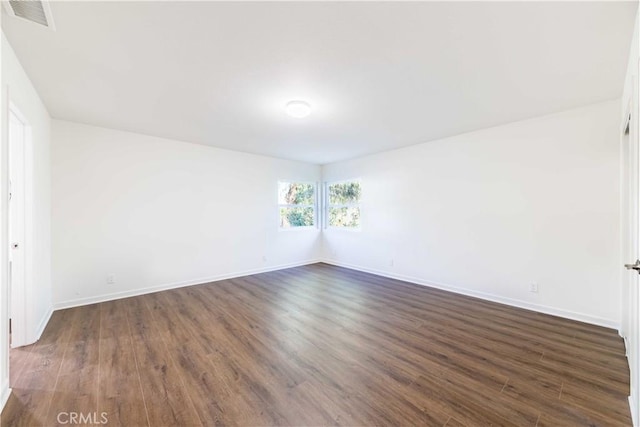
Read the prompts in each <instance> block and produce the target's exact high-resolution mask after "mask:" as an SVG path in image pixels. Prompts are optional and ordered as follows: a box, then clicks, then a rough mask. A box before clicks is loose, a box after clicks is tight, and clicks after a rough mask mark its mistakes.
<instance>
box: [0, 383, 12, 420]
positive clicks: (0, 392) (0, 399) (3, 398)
mask: <svg viewBox="0 0 640 427" xmlns="http://www.w3.org/2000/svg"><path fill="white" fill-rule="evenodd" d="M10 395H11V389H10V388H9V379H8V378H7V380H6V381H5V382H4V384H2V389H0V412H2V410H3V409H4V405H6V404H7V400H9V396H10Z"/></svg>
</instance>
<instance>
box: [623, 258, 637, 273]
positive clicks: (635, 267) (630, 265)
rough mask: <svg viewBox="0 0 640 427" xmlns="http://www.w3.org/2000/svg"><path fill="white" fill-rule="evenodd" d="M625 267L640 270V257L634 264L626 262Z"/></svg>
mask: <svg viewBox="0 0 640 427" xmlns="http://www.w3.org/2000/svg"><path fill="white" fill-rule="evenodd" d="M624 268H626V269H627V270H635V271H638V272H640V259H637V260H636V262H635V263H633V264H625V265H624Z"/></svg>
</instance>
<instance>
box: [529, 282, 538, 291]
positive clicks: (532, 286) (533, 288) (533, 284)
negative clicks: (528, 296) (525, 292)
mask: <svg viewBox="0 0 640 427" xmlns="http://www.w3.org/2000/svg"><path fill="white" fill-rule="evenodd" d="M529 292H533V293H534V294H537V293H538V282H531V283H529Z"/></svg>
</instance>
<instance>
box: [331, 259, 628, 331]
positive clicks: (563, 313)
mask: <svg viewBox="0 0 640 427" xmlns="http://www.w3.org/2000/svg"><path fill="white" fill-rule="evenodd" d="M321 262H324V263H325V264H331V265H335V266H338V267H344V268H349V269H351V270H356V271H362V272H364V273H370V274H375V275H377V276H382V277H388V278H390V279H396V280H402V281H403V282H409V283H413V284H416V285H421V286H428V287H430V288H437V289H442V290H444V291H449V292H453V293H456V294H461V295H467V296H470V297H475V298H480V299H483V300H487V301H492V302H497V303H500V304H506V305H511V306H514V307H518V308H524V309H527V310H532V311H537V312H539V313H544V314H550V315H553V316H558V317H564V318H566V319H571V320H577V321H580V322H584V323H590V324H592V325H597V326H604V327H606V328H611V329H617V330H619V329H620V325H619V324H618V323H617V322H615V321H612V320H610V319H603V318H600V317H596V316H591V315H589V314H584V313H576V312H573V311H569V310H563V309H559V308H556V307H550V306H546V305H540V304H533V303H530V302H528V301H522V300H517V299H513V298H506V297H502V296H500V295H494V294H490V293H486V292H480V291H476V290H473V289H467V288H461V287H458V286H452V285H448V284H446V283H438V282H432V281H429V280H425V279H422V278H418V277H410V276H404V275H401V274H394V273H389V272H387V271H382V270H375V269H371V268H367V267H362V266H358V265H353V264H348V263H343V262H340V261H336V260H333V259H323V260H322V261H321Z"/></svg>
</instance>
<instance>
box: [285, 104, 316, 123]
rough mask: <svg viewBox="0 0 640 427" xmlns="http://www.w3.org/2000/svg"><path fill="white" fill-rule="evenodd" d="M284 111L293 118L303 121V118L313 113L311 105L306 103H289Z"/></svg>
mask: <svg viewBox="0 0 640 427" xmlns="http://www.w3.org/2000/svg"><path fill="white" fill-rule="evenodd" d="M284 110H285V111H286V112H287V114H288V115H290V116H291V117H295V118H296V119H301V118H303V117H307V116H308V115H309V114H310V113H311V105H309V103H308V102H304V101H289V102H287V105H285V107H284Z"/></svg>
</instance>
